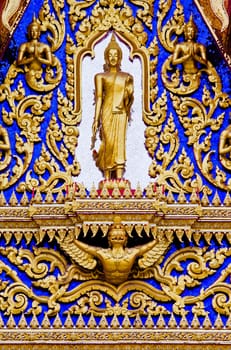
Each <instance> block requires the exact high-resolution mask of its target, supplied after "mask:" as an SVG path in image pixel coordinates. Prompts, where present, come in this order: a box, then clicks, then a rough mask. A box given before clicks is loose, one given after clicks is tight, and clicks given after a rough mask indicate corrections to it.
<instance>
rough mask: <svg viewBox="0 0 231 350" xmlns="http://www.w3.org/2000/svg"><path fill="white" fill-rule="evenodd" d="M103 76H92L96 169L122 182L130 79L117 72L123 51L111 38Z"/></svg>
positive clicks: (128, 115) (129, 106)
mask: <svg viewBox="0 0 231 350" xmlns="http://www.w3.org/2000/svg"><path fill="white" fill-rule="evenodd" d="M104 58H105V66H104V70H105V71H104V73H98V74H96V76H95V102H96V105H95V116H94V122H93V125H92V145H91V148H92V149H93V148H94V146H95V141H96V133H97V131H98V130H99V131H100V132H99V133H100V139H101V145H100V148H99V151H98V152H96V151H95V150H94V151H93V157H94V159H95V162H96V166H97V167H98V168H99V169H100V170H101V171H102V173H103V175H104V178H105V179H106V180H110V179H121V178H122V177H123V174H124V171H125V163H126V131H127V124H128V122H129V120H130V118H131V117H130V114H131V105H132V103H133V77H132V76H131V75H130V74H128V73H125V72H122V71H121V70H120V64H121V60H122V50H121V48H120V47H119V45H118V44H117V42H116V40H115V36H114V35H112V38H111V42H110V43H109V45H108V47H107V48H106V50H105V52H104Z"/></svg>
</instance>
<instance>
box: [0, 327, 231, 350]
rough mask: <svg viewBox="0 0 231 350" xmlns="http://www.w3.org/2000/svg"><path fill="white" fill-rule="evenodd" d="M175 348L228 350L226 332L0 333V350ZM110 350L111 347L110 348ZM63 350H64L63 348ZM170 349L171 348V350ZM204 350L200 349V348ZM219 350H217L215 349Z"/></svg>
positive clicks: (229, 340)
mask: <svg viewBox="0 0 231 350" xmlns="http://www.w3.org/2000/svg"><path fill="white" fill-rule="evenodd" d="M16 343H17V344H28V345H29V344H31V345H33V344H40V345H42V344H47V343H49V344H51V345H52V344H56V345H63V344H65V345H70V346H73V345H78V344H94V345H96V344H102V343H103V344H105V345H106V344H107V345H115V344H118V345H119V344H127V345H129V344H131V345H132V346H133V345H138V344H142V345H143V344H149V345H150V344H171V343H172V344H178V346H179V345H190V346H192V345H197V344H201V343H203V344H205V345H216V346H218V345H219V346H221V345H225V346H229V348H228V349H230V348H231V331H230V330H216V329H210V330H184V329H179V330H164V329H150V330H149V329H134V328H133V329H126V330H123V329H121V330H113V329H111V330H104V329H89V328H87V329H86V328H84V329H73V330H70V329H68V330H66V329H62V328H61V329H55V330H52V329H47V330H41V329H40V330H33V329H30V330H26V329H22V330H18V329H11V330H10V329H8V330H1V331H0V347H1V350H2V349H3V347H2V345H6V344H12V345H13V344H16ZM110 348H111V347H110ZM65 349H66V347H65ZM171 349H172V348H171ZM203 349H204V348H203ZM217 349H219V347H217Z"/></svg>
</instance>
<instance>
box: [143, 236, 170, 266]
mask: <svg viewBox="0 0 231 350" xmlns="http://www.w3.org/2000/svg"><path fill="white" fill-rule="evenodd" d="M170 243H171V242H169V241H168V240H167V239H166V238H165V237H158V240H157V243H156V244H155V245H154V247H153V248H151V249H150V250H149V251H147V252H146V253H144V255H143V256H142V258H140V259H139V260H138V266H139V267H140V268H141V269H147V268H149V267H151V266H153V265H154V264H156V263H161V261H162V260H163V258H164V254H165V253H166V252H167V250H168V247H169V245H170Z"/></svg>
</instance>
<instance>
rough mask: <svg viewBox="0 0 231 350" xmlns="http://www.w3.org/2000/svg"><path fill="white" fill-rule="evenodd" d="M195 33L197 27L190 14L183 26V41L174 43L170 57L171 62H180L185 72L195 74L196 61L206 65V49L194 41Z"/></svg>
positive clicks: (196, 68)
mask: <svg viewBox="0 0 231 350" xmlns="http://www.w3.org/2000/svg"><path fill="white" fill-rule="evenodd" d="M196 35H197V27H196V24H195V23H194V21H193V17H192V16H191V17H190V20H189V21H188V23H186V24H185V26H184V36H185V41H184V42H181V43H178V44H177V45H176V47H175V50H174V52H173V57H172V64H173V65H177V64H182V65H183V70H184V73H186V74H196V73H197V72H198V67H197V63H200V64H202V65H205V66H206V65H207V59H206V49H205V47H204V45H202V44H200V43H197V42H195V39H196Z"/></svg>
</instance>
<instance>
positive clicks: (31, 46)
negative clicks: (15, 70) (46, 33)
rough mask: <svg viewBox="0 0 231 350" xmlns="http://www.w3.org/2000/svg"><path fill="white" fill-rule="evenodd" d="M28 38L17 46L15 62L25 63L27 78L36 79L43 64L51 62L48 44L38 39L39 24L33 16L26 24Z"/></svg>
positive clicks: (40, 72)
mask: <svg viewBox="0 0 231 350" xmlns="http://www.w3.org/2000/svg"><path fill="white" fill-rule="evenodd" d="M28 38H29V41H28V42H26V43H23V44H22V45H21V46H20V48H19V53H18V59H17V64H18V65H25V71H26V72H28V79H29V80H31V79H38V78H40V76H41V74H42V72H43V66H44V65H45V66H50V65H51V64H52V52H51V49H50V47H49V45H47V44H45V43H42V42H40V41H39V38H40V24H39V22H38V21H37V20H36V18H35V17H34V18H33V21H32V22H31V23H30V24H29V26H28ZM33 76H36V78H33ZM30 77H31V78H30Z"/></svg>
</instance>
